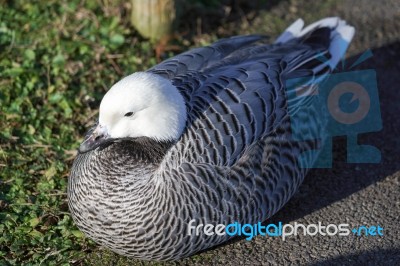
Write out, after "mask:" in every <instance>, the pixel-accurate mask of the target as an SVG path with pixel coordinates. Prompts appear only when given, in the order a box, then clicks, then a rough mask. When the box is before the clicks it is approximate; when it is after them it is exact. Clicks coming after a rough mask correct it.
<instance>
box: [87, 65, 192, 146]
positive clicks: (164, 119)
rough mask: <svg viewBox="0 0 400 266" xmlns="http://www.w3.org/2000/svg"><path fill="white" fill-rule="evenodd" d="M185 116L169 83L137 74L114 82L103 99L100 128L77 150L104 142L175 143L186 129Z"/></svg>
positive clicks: (179, 97) (181, 99)
mask: <svg viewBox="0 0 400 266" xmlns="http://www.w3.org/2000/svg"><path fill="white" fill-rule="evenodd" d="M186 117H187V114H186V106H185V102H184V99H183V97H182V95H181V94H180V93H179V91H178V90H177V88H176V87H175V86H174V85H172V83H171V82H170V81H169V80H167V79H165V78H162V77H160V76H158V75H156V74H152V73H148V72H137V73H134V74H132V75H129V76H127V77H125V78H123V79H122V80H121V81H119V82H117V83H116V84H115V85H114V86H112V87H111V89H110V90H109V91H108V92H107V94H106V95H105V96H104V98H103V100H102V101H101V104H100V114H99V125H98V126H97V128H96V129H95V130H94V131H93V133H92V136H90V137H88V138H87V139H86V140H85V141H84V142H83V143H82V145H81V148H80V150H81V151H88V150H91V149H93V148H95V147H97V146H99V143H101V142H103V141H104V140H107V139H119V138H137V137H149V138H152V139H154V140H157V141H175V140H177V139H179V137H180V136H181V134H182V132H183V130H184V128H185V125H186ZM98 142H99V143H98Z"/></svg>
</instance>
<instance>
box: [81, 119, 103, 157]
mask: <svg viewBox="0 0 400 266" xmlns="http://www.w3.org/2000/svg"><path fill="white" fill-rule="evenodd" d="M109 140H111V138H110V136H109V135H108V132H107V128H106V127H103V126H102V125H100V124H98V125H97V126H96V128H94V129H93V130H92V131H89V133H88V134H87V135H86V137H85V140H84V141H83V142H82V144H81V145H80V146H79V152H80V153H85V152H88V151H91V150H94V149H95V148H97V147H99V146H100V145H101V144H103V143H106V142H108V141H109Z"/></svg>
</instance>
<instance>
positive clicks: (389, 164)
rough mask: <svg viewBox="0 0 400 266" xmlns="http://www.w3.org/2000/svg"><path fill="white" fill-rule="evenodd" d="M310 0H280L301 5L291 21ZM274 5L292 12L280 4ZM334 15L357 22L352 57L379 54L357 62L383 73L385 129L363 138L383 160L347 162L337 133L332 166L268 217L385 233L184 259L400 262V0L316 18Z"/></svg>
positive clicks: (361, 4) (347, 4)
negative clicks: (374, 227)
mask: <svg viewBox="0 0 400 266" xmlns="http://www.w3.org/2000/svg"><path fill="white" fill-rule="evenodd" d="M304 2H305V1H290V3H283V4H281V3H279V5H283V6H294V8H297V10H298V11H296V9H294V11H293V10H292V11H293V12H294V13H295V14H291V15H288V16H287V17H285V20H286V19H287V20H288V21H290V20H292V17H298V16H301V15H302V14H305V13H307V10H308V9H305V10H302V4H303V3H304ZM310 2H311V1H310ZM304 5H308V6H309V5H310V4H309V3H304ZM272 9H273V10H272V11H271V12H275V13H278V14H279V12H281V13H282V14H284V13H285V11H284V10H283V11H280V10H279V9H282V7H279V6H278V7H276V6H275V7H273V8H272ZM310 12H313V10H311V11H310ZM327 14H330V15H339V16H341V17H343V18H345V19H346V20H347V21H348V22H350V23H351V24H352V25H354V26H355V27H356V29H357V35H356V37H355V40H354V43H353V44H352V46H351V49H350V55H351V56H350V58H349V61H354V60H356V59H357V58H358V57H359V56H360V55H361V54H362V52H363V51H365V50H366V49H369V48H370V49H372V52H373V54H374V57H373V58H371V59H369V60H368V61H366V62H364V63H362V64H361V65H359V66H358V67H357V68H358V69H375V70H376V72H377V78H378V88H379V97H380V106H381V113H382V119H383V130H382V131H380V132H376V133H368V134H362V135H361V136H360V138H359V143H363V144H370V145H374V146H376V147H377V148H379V149H380V151H381V152H382V162H381V163H380V164H347V163H346V159H345V154H346V138H345V137H339V138H335V139H334V162H335V163H334V166H333V168H332V169H321V170H312V171H311V173H310V174H309V175H308V176H307V178H306V180H305V182H304V183H303V185H302V186H301V188H300V190H299V192H298V193H297V194H296V195H295V196H294V197H293V198H292V199H291V200H290V202H289V203H288V204H287V205H286V206H285V207H284V208H283V209H282V210H281V211H280V212H279V213H278V214H276V215H275V216H274V217H273V218H272V219H271V220H269V221H267V223H277V222H278V221H282V222H283V223H291V224H293V223H294V222H298V223H303V224H310V223H318V222H322V223H323V224H329V223H336V224H338V223H348V224H350V225H351V226H359V225H378V224H379V225H380V226H382V227H383V228H384V236H382V237H378V236H376V237H365V236H364V237H357V236H348V237H340V236H331V237H321V236H302V235H301V236H297V237H288V239H287V240H286V241H283V240H281V239H280V238H271V237H262V236H260V237H256V238H255V239H253V240H252V241H246V240H244V239H239V240H238V239H236V240H235V241H232V242H231V243H228V244H225V245H223V246H220V247H216V248H214V249H212V250H209V251H206V252H203V253H201V254H199V255H196V256H194V257H191V258H188V259H186V260H182V261H179V262H177V264H180V265H186V264H197V265H209V264H217V265H261V264H262V265H268V264H279V265H286V264H303V265H304V264H307V265H332V264H340V265H347V264H349V265H354V264H357V265H396V264H397V265H400V230H399V220H400V219H399V218H400V119H399V116H400V1H397V0H393V1H390V0H385V1H367V0H359V1H338V2H336V4H335V5H334V7H333V8H331V10H328V11H324V12H322V13H321V14H312V17H323V16H326V15H327ZM305 15H306V16H307V14H305ZM308 17H310V16H308ZM259 23H260V22H259ZM132 263H133V264H145V263H142V262H138V261H132Z"/></svg>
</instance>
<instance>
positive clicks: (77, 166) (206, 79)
mask: <svg viewBox="0 0 400 266" xmlns="http://www.w3.org/2000/svg"><path fill="white" fill-rule="evenodd" d="M341 28H346V29H347V30H348V29H350V28H351V27H349V26H347V25H345V24H344V22H343V21H340V20H339V19H337V18H332V19H328V21H327V20H322V21H320V22H319V23H317V24H316V25H314V26H313V27H312V28H311V29H309V30H308V31H307V30H305V31H304V30H303V31H302V30H301V26H300V28H299V29H296V26H293V27H292V29H291V28H289V29H288V30H287V31H286V32H285V33H284V34H283V35H282V36H281V37H280V39H278V41H277V42H276V43H274V44H270V45H267V44H264V43H263V42H264V41H265V38H264V37H262V36H239V37H233V38H229V39H224V40H220V41H218V42H217V43H215V44H213V45H211V46H208V47H203V48H197V49H193V50H190V51H188V52H186V53H183V54H181V55H178V56H176V57H173V58H171V59H169V60H166V61H164V62H162V63H160V64H159V65H157V66H155V67H153V68H151V69H149V70H148V71H147V72H148V73H152V74H153V75H157V76H161V77H163V78H166V79H168V80H170V81H171V82H172V84H173V85H174V86H175V87H176V88H177V89H178V90H179V92H180V94H181V95H182V96H183V99H184V101H185V104H186V110H187V120H186V126H185V129H184V131H183V133H182V135H181V136H180V137H179V139H177V140H171V141H159V140H156V139H152V138H149V137H146V136H143V137H138V138H123V139H118V140H113V141H110V142H107V143H105V144H104V145H101V146H99V147H97V148H96V149H93V150H90V151H87V152H81V153H79V154H78V156H77V158H76V159H75V162H74V165H73V167H72V171H71V174H70V178H69V186H68V198H69V207H70V210H71V213H72V215H73V218H74V221H75V222H76V224H77V226H78V227H79V228H80V230H82V231H83V232H84V233H85V234H86V235H87V236H89V237H90V238H92V239H94V240H95V241H96V242H97V243H99V244H101V245H104V246H106V247H108V248H110V249H111V250H113V251H115V252H117V253H119V254H121V255H125V256H131V257H135V258H140V259H145V260H175V259H179V258H183V257H187V256H189V255H192V254H194V253H196V252H198V251H201V250H204V249H206V248H209V247H212V246H215V245H217V244H220V243H223V242H224V241H226V240H228V239H229V236H227V235H224V236H219V235H216V234H214V235H213V236H207V235H204V234H200V235H199V236H196V235H194V234H192V235H188V223H189V221H190V220H192V219H195V220H196V223H195V225H197V224H200V223H201V224H207V223H209V224H213V225H216V224H225V225H227V224H229V223H232V222H239V223H242V224H244V223H251V224H253V223H257V222H259V221H261V222H262V221H264V220H266V219H267V218H269V217H271V216H272V215H273V214H274V213H276V212H277V211H278V210H279V209H280V208H281V207H282V206H283V205H284V204H285V203H286V202H287V201H288V200H289V199H290V197H291V196H292V195H293V194H294V193H295V191H296V190H297V188H298V187H299V185H300V184H301V182H302V180H303V178H304V176H305V174H306V172H307V169H306V168H302V167H300V165H299V162H298V160H297V159H298V156H299V154H300V153H301V152H302V151H305V150H310V149H316V148H318V147H317V145H320V144H321V143H318V142H316V141H309V142H298V141H296V140H294V139H293V136H292V135H291V120H290V116H289V114H288V98H287V94H286V90H285V82H286V80H287V79H290V78H295V77H306V76H308V77H310V80H312V79H313V78H314V77H316V76H320V75H324V74H327V73H329V72H330V71H331V70H332V67H334V65H336V63H337V61H338V60H337V58H339V59H340V58H341V57H342V56H343V52H344V51H341V52H338V53H339V54H336V52H335V49H333V48H334V47H333V46H334V45H336V44H335V38H338V36H339V37H343V34H344V33H343V30H342V32H341V31H340V29H341ZM290 29H291V30H290ZM351 29H352V28H351ZM350 32H352V31H351V30H350ZM296 34H297V36H296ZM350 35H351V36H350V37H349V36H344V37H343V38H344V39H345V40H346V39H348V38H350V40H351V37H352V34H350ZM348 42H349V41H348ZM321 55H324V56H325V57H326V58H330V60H329V61H327V62H322V61H321V60H320V59H319V58H320V56H321ZM335 60H336V61H335ZM300 106H301V104H300ZM320 112H321V110H318V109H317V108H309V114H310V115H309V116H307V117H303V119H304V121H302V123H298V124H300V125H302V128H300V129H299V130H300V132H303V131H304V132H306V133H307V134H309V135H310V136H315V137H316V136H320V134H318V132H317V131H318V130H321V128H323V127H324V123H326V117H324V116H322V115H319V113H320ZM315 159H316V158H315V157H313V156H311V155H310V156H309V157H308V158H307V159H306V160H305V163H306V166H308V167H310V166H311V165H312V163H313V162H314V160H315ZM271 252H273V251H271Z"/></svg>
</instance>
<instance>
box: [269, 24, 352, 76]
mask: <svg viewBox="0 0 400 266" xmlns="http://www.w3.org/2000/svg"><path fill="white" fill-rule="evenodd" d="M303 25H304V22H303V20H302V19H298V20H296V21H295V22H294V23H293V24H292V25H290V26H289V27H288V28H287V29H286V30H285V32H284V33H282V34H281V35H280V36H279V37H278V39H277V40H276V42H275V43H286V42H290V41H298V42H301V43H307V44H311V45H320V46H322V47H325V48H326V49H327V50H328V51H329V54H330V56H329V58H328V60H327V62H325V63H327V64H328V65H329V67H330V68H331V69H332V70H333V69H334V68H335V67H336V65H337V64H338V63H339V61H340V60H341V59H342V58H343V56H344V54H345V53H346V50H347V48H348V46H349V44H350V42H351V40H352V39H353V36H354V33H355V30H354V28H353V27H352V26H349V25H347V24H346V22H345V21H344V20H341V19H340V18H338V17H331V18H325V19H322V20H319V21H317V22H314V23H312V24H310V25H308V26H307V27H305V28H303Z"/></svg>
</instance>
